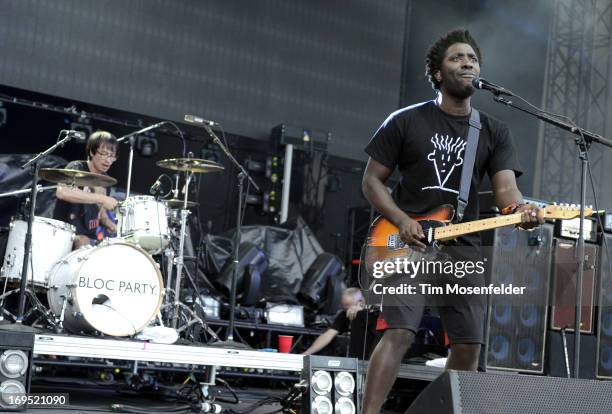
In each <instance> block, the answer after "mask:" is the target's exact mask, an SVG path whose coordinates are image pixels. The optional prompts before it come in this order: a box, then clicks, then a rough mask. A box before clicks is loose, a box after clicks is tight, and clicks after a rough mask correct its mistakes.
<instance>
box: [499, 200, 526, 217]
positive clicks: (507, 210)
mask: <svg viewBox="0 0 612 414" xmlns="http://www.w3.org/2000/svg"><path fill="white" fill-rule="evenodd" d="M524 205H525V203H516V202H514V203H510V204H508V205H507V206H506V207H504V208H502V209H501V213H502V215H504V216H505V215H508V214H514V212H515V211H516V210H517V209H518V208H519V207H522V206H524Z"/></svg>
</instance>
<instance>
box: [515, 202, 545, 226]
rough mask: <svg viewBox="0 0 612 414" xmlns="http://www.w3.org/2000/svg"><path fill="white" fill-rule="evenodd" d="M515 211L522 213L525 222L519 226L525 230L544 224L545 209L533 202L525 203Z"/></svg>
mask: <svg viewBox="0 0 612 414" xmlns="http://www.w3.org/2000/svg"><path fill="white" fill-rule="evenodd" d="M514 212H515V213H521V216H522V217H521V218H522V219H523V222H522V223H521V224H519V225H518V226H519V227H520V228H522V229H525V230H530V229H533V228H535V227H537V226H539V225H540V224H544V211H542V210H541V209H540V208H538V206H535V205H533V204H523V205H520V206H519V207H517V209H516V210H515V211H514Z"/></svg>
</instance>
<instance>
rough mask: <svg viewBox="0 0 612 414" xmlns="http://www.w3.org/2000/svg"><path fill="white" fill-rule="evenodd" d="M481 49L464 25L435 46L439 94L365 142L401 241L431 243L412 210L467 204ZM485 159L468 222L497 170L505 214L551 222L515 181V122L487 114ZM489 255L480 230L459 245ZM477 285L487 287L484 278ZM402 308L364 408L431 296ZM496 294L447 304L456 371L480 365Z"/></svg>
mask: <svg viewBox="0 0 612 414" xmlns="http://www.w3.org/2000/svg"><path fill="white" fill-rule="evenodd" d="M480 60H481V52H480V49H479V47H478V45H477V44H476V41H475V40H474V38H473V37H472V36H471V35H470V33H469V32H468V31H467V30H455V31H452V32H450V33H448V34H447V35H445V36H444V37H442V38H440V39H439V40H438V41H436V43H434V45H433V46H431V47H430V49H429V50H428V52H427V56H426V59H425V63H426V74H427V76H428V78H429V81H430V82H431V84H432V86H433V88H434V90H436V92H437V98H436V99H434V100H431V101H428V102H424V103H419V104H416V105H413V106H409V107H407V108H403V109H400V110H398V111H396V112H394V113H392V114H391V115H390V116H389V117H388V118H387V119H386V120H385V121H384V122H383V124H382V125H381V126H380V128H379V129H378V131H377V132H376V133H375V134H374V137H373V138H372V140H371V141H370V143H369V144H368V145H367V147H366V148H365V151H366V153H367V154H368V155H369V156H370V158H369V160H368V164H367V166H366V169H365V172H364V176H363V182H362V187H363V192H364V195H365V196H366V198H367V199H368V200H369V202H370V203H371V204H372V205H373V206H374V207H375V208H376V209H377V210H378V211H379V212H380V213H381V214H382V215H383V217H384V218H386V219H387V220H388V221H390V222H391V223H392V224H393V225H395V226H396V227H397V228H398V230H399V235H400V237H401V240H402V241H403V242H405V243H408V244H409V245H411V246H414V247H415V248H417V249H421V248H425V243H424V241H425V238H426V237H425V236H426V235H425V233H424V231H423V228H422V226H421V224H420V223H419V222H418V221H417V220H415V219H413V218H411V217H410V215H409V214H417V215H418V214H423V213H425V212H428V211H430V210H432V209H434V208H436V207H438V206H441V205H444V204H451V205H456V204H457V194H458V192H459V184H460V178H461V167H462V165H463V158H464V155H465V148H466V139H467V136H468V128H469V122H468V121H469V118H470V114H471V105H470V97H471V96H472V94H473V93H474V87H473V86H472V79H474V78H475V77H477V76H479V74H480ZM480 123H481V125H482V129H481V130H480V135H479V141H478V147H477V151H476V159H475V163H474V170H473V175H472V184H471V187H470V193H469V199H468V205H467V207H466V209H465V215H464V218H463V221H464V222H467V221H472V220H476V219H478V212H479V206H478V187H479V185H480V182H481V179H482V177H483V176H484V174H485V173H487V174H488V175H489V178H490V180H491V185H492V189H493V192H494V194H495V203H496V205H497V206H498V207H499V208H500V210H501V211H502V212H504V213H521V214H522V224H520V225H521V227H523V228H530V227H534V226H537V225H538V224H539V223H543V222H544V215H543V212H542V211H541V210H539V209H538V208H537V207H535V206H533V205H529V204H524V203H523V202H522V200H523V197H522V194H521V192H520V191H519V190H518V188H517V184H516V180H515V177H516V176H519V175H520V174H521V171H520V166H519V163H518V159H517V155H516V151H515V149H514V144H513V141H512V137H511V135H510V132H509V130H508V128H507V127H506V126H505V125H504V124H503V123H502V122H500V121H498V120H496V119H494V118H492V117H491V116H489V115H487V114H484V113H482V112H481V115H480ZM396 167H397V168H398V169H399V172H400V174H401V181H400V183H399V184H398V185H397V186H396V188H395V189H394V191H393V193H392V194H389V192H388V191H387V188H386V187H385V182H386V180H387V179H388V178H389V176H390V175H391V174H392V173H393V171H394V169H395V168H396ZM456 244H457V245H459V246H464V247H467V248H469V249H473V251H476V252H479V248H480V244H481V241H480V235H479V233H471V234H467V235H463V236H461V237H459V238H458V239H457V241H456ZM471 283H476V284H477V285H484V275H482V278H480V279H479V278H475V279H473V280H472V281H471ZM398 300H401V301H404V302H403V303H402V306H391V307H385V306H384V304H383V315H384V318H385V320H386V321H387V323H388V325H389V329H387V330H386V332H385V334H384V336H383V338H382V339H381V341H380V342H379V343H378V345H377V346H376V348H375V350H374V352H373V353H372V357H371V360H370V364H369V367H368V373H367V377H366V386H365V392H364V398H363V404H362V408H363V413H364V414H374V413H379V412H380V410H381V407H382V405H383V403H384V401H385V399H386V396H387V394H388V392H389V390H390V389H391V387H392V385H393V382H394V381H395V378H396V377H397V374H398V371H399V365H400V363H401V360H402V357H403V356H404V354H405V353H406V351H407V350H408V348H409V347H410V345H411V344H412V342H413V340H414V337H415V332H416V330H417V329H418V326H419V322H420V319H421V316H422V313H423V306H424V304H425V302H424V300H423V298H422V297H421V298H419V297H418V296H417V295H404V296H402V297H401V298H398ZM485 306H486V300H484V299H480V300H478V299H474V298H465V301H464V302H461V301H459V302H457V300H456V298H455V299H454V302H453V305H452V306H441V307H440V309H439V310H440V315H441V318H442V322H443V325H444V327H445V330H446V332H447V334H448V337H449V340H450V346H451V352H450V357H449V358H448V361H447V365H446V368H447V369H456V370H476V368H477V364H478V356H479V354H480V349H481V344H483V339H484V338H483V325H484V314H485Z"/></svg>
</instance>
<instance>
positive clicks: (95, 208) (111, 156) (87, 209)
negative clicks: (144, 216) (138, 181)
mask: <svg viewBox="0 0 612 414" xmlns="http://www.w3.org/2000/svg"><path fill="white" fill-rule="evenodd" d="M118 149H119V145H118V143H117V138H116V137H115V136H114V135H113V134H111V133H110V132H106V131H96V132H94V133H93V134H91V135H90V136H89V138H88V139H87V144H86V145H85V153H86V154H87V161H72V162H70V163H68V165H66V167H65V168H67V169H73V170H80V171H86V172H92V173H96V174H106V172H107V171H108V169H109V168H110V167H111V165H112V164H113V162H115V161H116V160H117V151H118ZM55 195H56V197H57V202H56V204H55V210H54V211H53V217H54V218H55V219H57V220H61V221H64V222H66V223H70V224H72V225H73V226H75V227H76V238H75V240H74V244H73V249H78V248H80V247H82V246H87V245H88V244H93V243H94V242H95V240H96V229H97V228H98V226H99V225H102V226H104V227H106V228H107V229H108V230H109V231H110V232H112V233H114V232H116V231H117V228H116V226H115V223H114V222H113V221H112V220H110V219H109V218H108V216H107V214H106V212H107V211H110V210H113V209H114V208H115V206H117V200H115V199H114V198H112V197H109V196H108V193H107V190H106V189H105V188H102V187H91V188H90V187H83V188H80V187H79V188H71V187H69V186H66V185H58V186H57V190H56V192H55Z"/></svg>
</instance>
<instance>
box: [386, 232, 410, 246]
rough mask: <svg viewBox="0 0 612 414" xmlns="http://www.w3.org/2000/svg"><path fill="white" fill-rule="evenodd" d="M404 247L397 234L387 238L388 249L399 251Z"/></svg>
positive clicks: (404, 244)
mask: <svg viewBox="0 0 612 414" xmlns="http://www.w3.org/2000/svg"><path fill="white" fill-rule="evenodd" d="M404 246H406V243H404V241H403V240H402V238H401V237H400V235H399V234H391V235H389V237H388V238H387V248H388V249H401V248H403V247H404Z"/></svg>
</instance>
